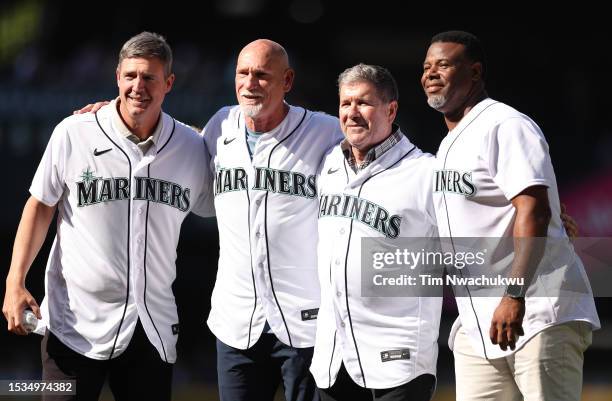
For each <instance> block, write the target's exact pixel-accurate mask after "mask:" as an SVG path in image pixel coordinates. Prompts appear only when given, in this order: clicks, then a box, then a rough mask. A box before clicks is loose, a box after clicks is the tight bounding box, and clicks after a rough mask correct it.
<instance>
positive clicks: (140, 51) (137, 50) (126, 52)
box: [118, 31, 172, 77]
mask: <svg viewBox="0 0 612 401" xmlns="http://www.w3.org/2000/svg"><path fill="white" fill-rule="evenodd" d="M134 57H144V58H153V57H155V58H158V59H159V60H160V61H161V62H162V63H164V72H165V74H166V77H168V76H169V75H170V74H171V73H172V50H171V49H170V46H169V45H168V43H167V42H166V39H165V38H164V37H163V36H161V35H159V34H157V33H153V32H146V31H145V32H141V33H139V34H138V35H136V36H133V37H132V38H130V39H129V40H128V41H127V42H125V43H124V44H123V47H122V48H121V51H120V52H119V63H118V66H121V62H122V61H123V60H124V59H126V58H134Z"/></svg>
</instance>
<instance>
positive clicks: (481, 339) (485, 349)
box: [442, 102, 499, 359]
mask: <svg viewBox="0 0 612 401" xmlns="http://www.w3.org/2000/svg"><path fill="white" fill-rule="evenodd" d="M497 103H499V102H495V103H491V104H490V105H488V106H487V107H485V108H484V109H482V110H481V111H480V112H479V113H478V114H477V115H476V116H475V117H474V118H473V119H472V121H470V122H469V123H467V124H466V126H465V127H463V129H461V131H459V133H458V134H457V136H456V137H455V139H453V142H451V144H450V146H449V147H448V149H447V150H446V155H445V156H444V163H443V164H442V169H445V168H446V160H447V159H448V154H449V153H450V150H451V148H452V147H453V145H454V144H455V142H457V139H459V136H460V135H461V134H462V133H463V131H465V129H466V128H467V127H469V126H470V125H471V124H472V123H473V122H474V121H476V119H477V118H478V117H480V115H481V114H482V113H483V112H484V111H485V110H486V109H488V108H489V107H491V106H493V105H494V104H497ZM442 199H443V200H444V209H445V210H446V222H447V224H448V234H449V238H450V240H451V246H452V247H453V252H455V242H454V241H453V233H452V230H451V224H450V217H449V215H448V204H447V203H446V193H445V192H444V191H442ZM459 274H460V275H461V277H462V278H463V272H462V271H461V270H459ZM464 287H465V289H466V290H467V293H468V297H469V298H470V306H471V307H472V312H474V318H475V319H476V325H477V326H478V334H479V335H480V341H481V342H482V350H483V351H484V355H485V358H486V359H489V357H488V356H487V348H486V346H485V340H484V338H483V337H482V330H481V328H480V321H479V320H478V314H476V308H474V301H473V300H472V293H471V292H470V289H469V288H468V286H467V285H464Z"/></svg>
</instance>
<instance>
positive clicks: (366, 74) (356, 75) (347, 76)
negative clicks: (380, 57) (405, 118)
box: [338, 63, 399, 103]
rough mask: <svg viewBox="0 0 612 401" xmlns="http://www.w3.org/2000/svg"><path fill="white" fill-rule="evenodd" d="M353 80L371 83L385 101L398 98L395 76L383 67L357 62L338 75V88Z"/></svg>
mask: <svg viewBox="0 0 612 401" xmlns="http://www.w3.org/2000/svg"><path fill="white" fill-rule="evenodd" d="M353 82H369V83H371V84H372V85H374V87H375V88H376V90H377V91H378V95H379V96H380V98H381V99H382V100H383V101H385V102H387V103H389V102H391V101H394V100H395V101H397V100H398V99H399V91H398V90H397V83H396V82H395V78H393V75H391V73H390V72H389V70H387V69H386V68H385V67H381V66H379V65H369V64H363V63H359V64H357V65H354V66H352V67H350V68H347V69H346V70H344V71H343V72H342V74H340V75H339V76H338V89H340V88H342V86H344V85H348V84H351V83H353Z"/></svg>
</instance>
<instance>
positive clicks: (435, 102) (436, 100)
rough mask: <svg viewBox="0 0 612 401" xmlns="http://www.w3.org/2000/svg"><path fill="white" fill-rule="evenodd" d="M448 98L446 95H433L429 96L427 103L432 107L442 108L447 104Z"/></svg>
mask: <svg viewBox="0 0 612 401" xmlns="http://www.w3.org/2000/svg"><path fill="white" fill-rule="evenodd" d="M446 100H447V99H446V97H444V95H431V96H429V97H427V104H428V105H429V107H431V108H432V109H436V110H440V109H441V108H442V107H444V105H445V104H446Z"/></svg>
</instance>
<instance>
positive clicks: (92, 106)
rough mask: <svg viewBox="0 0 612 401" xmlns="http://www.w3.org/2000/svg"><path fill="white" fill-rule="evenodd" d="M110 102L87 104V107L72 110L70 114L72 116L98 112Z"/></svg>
mask: <svg viewBox="0 0 612 401" xmlns="http://www.w3.org/2000/svg"><path fill="white" fill-rule="evenodd" d="M109 103H110V102H109V101H108V100H105V101H103V102H96V103H89V104H88V105H87V106H85V107H83V108H81V109H78V110H74V111H73V112H72V114H85V113H95V112H97V111H98V110H100V109H101V108H102V107H104V106H106V105H107V104H109Z"/></svg>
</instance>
